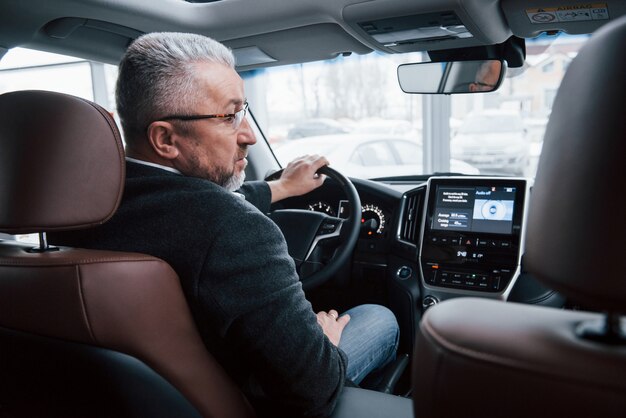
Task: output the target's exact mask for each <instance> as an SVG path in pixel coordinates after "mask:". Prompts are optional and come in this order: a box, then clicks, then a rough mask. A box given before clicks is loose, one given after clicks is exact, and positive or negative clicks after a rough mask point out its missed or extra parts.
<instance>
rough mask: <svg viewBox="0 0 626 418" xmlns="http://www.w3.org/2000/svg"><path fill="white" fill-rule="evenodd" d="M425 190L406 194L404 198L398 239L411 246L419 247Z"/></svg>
mask: <svg viewBox="0 0 626 418" xmlns="http://www.w3.org/2000/svg"><path fill="white" fill-rule="evenodd" d="M425 192H426V189H425V188H421V189H418V190H415V191H412V192H408V193H406V194H405V195H404V196H403V198H402V202H403V204H402V212H401V215H400V231H399V234H398V239H399V240H400V241H404V242H407V243H409V244H413V245H417V243H418V241H419V233H420V224H421V221H422V208H423V204H424V194H425Z"/></svg>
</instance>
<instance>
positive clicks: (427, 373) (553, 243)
mask: <svg viewBox="0 0 626 418" xmlns="http://www.w3.org/2000/svg"><path fill="white" fill-rule="evenodd" d="M624 51H626V18H621V19H619V20H618V21H616V22H613V23H610V24H608V25H606V27H604V28H602V29H601V30H599V31H598V32H597V33H596V34H594V35H593V38H592V39H591V40H590V41H589V42H588V43H587V45H586V46H585V47H584V48H583V49H582V50H581V52H580V53H579V54H578V56H577V57H576V58H575V59H574V61H573V62H572V64H571V65H570V67H569V69H568V71H567V74H566V75H565V78H564V80H563V83H562V85H561V88H560V89H559V91H558V94H557V97H556V100H555V102H554V106H553V111H552V115H551V117H550V121H549V124H548V127H547V130H546V135H545V140H544V145H543V153H542V155H541V160H540V162H539V168H538V172H537V177H536V181H535V186H534V188H533V192H532V196H531V203H530V212H529V222H528V230H527V240H526V254H525V258H524V261H525V264H526V267H527V268H528V270H529V271H530V272H531V273H533V274H534V275H535V276H536V277H537V278H538V279H539V280H540V281H541V282H543V283H544V284H546V285H547V286H549V287H551V288H553V289H555V290H557V291H559V292H561V293H563V294H565V295H566V296H568V297H569V298H570V299H571V300H573V301H575V302H576V303H578V304H580V305H581V306H583V307H586V308H588V309H589V310H592V311H606V312H610V316H607V315H604V314H600V313H593V312H581V311H564V310H556V309H551V308H540V307H531V306H527V305H519V304H513V303H502V302H495V301H488V300H482V299H455V300H451V301H447V302H444V303H442V304H440V305H438V306H436V307H434V308H432V309H431V310H429V311H428V312H427V313H426V314H425V316H424V318H423V320H422V323H421V325H420V332H419V335H418V338H417V343H416V349H415V354H414V368H413V383H414V391H413V393H414V395H413V398H414V410H415V415H416V416H417V417H429V418H435V417H453V416H463V417H481V418H488V417H542V416H550V417H556V416H563V417H623V416H625V414H626V339H625V338H624V334H625V333H626V327H625V326H624V325H626V324H624V320H623V319H622V320H621V327H620V317H619V314H623V313H624V312H626V239H625V238H624V233H625V232H626V217H624V214H623V206H624V196H623V195H624V192H625V191H626V168H625V166H626V164H624V158H625V156H626V118H625V117H624V98H625V97H626V77H625V74H626V54H624ZM607 319H608V320H607ZM620 334H621V335H620Z"/></svg>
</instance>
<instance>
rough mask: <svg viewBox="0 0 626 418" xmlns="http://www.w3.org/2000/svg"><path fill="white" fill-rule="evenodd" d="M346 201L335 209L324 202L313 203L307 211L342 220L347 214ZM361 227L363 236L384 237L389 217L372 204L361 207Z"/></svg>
mask: <svg viewBox="0 0 626 418" xmlns="http://www.w3.org/2000/svg"><path fill="white" fill-rule="evenodd" d="M345 202H346V201H340V202H339V206H338V207H337V208H336V209H335V208H334V207H333V205H331V204H329V203H328V202H325V201H323V200H318V201H316V202H312V203H310V204H309V205H308V207H307V209H308V210H311V211H314V212H321V213H324V214H326V215H328V216H334V217H339V218H342V216H341V214H342V213H344V212H345V206H344V205H345V204H346V203H345ZM361 212H362V215H361V225H362V227H361V228H362V235H364V236H369V237H378V236H382V235H383V233H384V232H385V228H386V227H387V223H388V221H387V215H386V214H385V212H384V211H383V210H382V209H381V208H380V207H379V206H378V205H375V204H372V203H368V204H365V205H362V206H361Z"/></svg>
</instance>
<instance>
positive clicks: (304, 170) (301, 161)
mask: <svg viewBox="0 0 626 418" xmlns="http://www.w3.org/2000/svg"><path fill="white" fill-rule="evenodd" d="M328 164H329V163H328V160H327V159H326V158H325V157H322V156H320V155H304V156H302V157H299V158H296V159H295V160H293V161H292V162H290V163H289V164H287V167H285V169H284V170H283V171H282V174H281V176H280V178H279V179H278V180H273V181H269V182H268V183H267V184H268V185H269V186H270V190H271V191H272V203H274V202H278V201H279V200H283V199H286V198H288V197H292V196H301V195H303V194H306V193H308V192H310V191H312V190H314V189H316V188H318V187H320V186H321V185H322V184H324V178H325V177H324V176H323V175H318V174H316V173H317V171H318V170H319V169H320V168H321V167H323V166H325V165H328Z"/></svg>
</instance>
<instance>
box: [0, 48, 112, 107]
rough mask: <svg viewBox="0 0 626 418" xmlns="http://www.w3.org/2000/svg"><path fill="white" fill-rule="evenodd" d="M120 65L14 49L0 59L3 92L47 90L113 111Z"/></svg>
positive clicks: (0, 85)
mask: <svg viewBox="0 0 626 418" xmlns="http://www.w3.org/2000/svg"><path fill="white" fill-rule="evenodd" d="M116 78H117V67H115V66H113V65H108V64H102V63H97V62H92V61H86V60H83V59H80V58H75V57H70V56H66V55H58V54H52V53H48V52H41V51H34V50H30V49H24V48H14V49H11V50H10V51H9V52H7V53H6V55H5V56H4V57H2V60H1V61H0V94H1V93H6V92H9V91H18V90H48V91H56V92H59V93H65V94H71V95H73V96H77V97H81V98H83V99H87V100H91V101H94V102H96V103H98V104H99V105H101V106H102V107H104V108H105V109H107V110H110V111H114V110H115V109H114V101H113V100H112V98H113V97H114V89H115V80H116Z"/></svg>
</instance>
